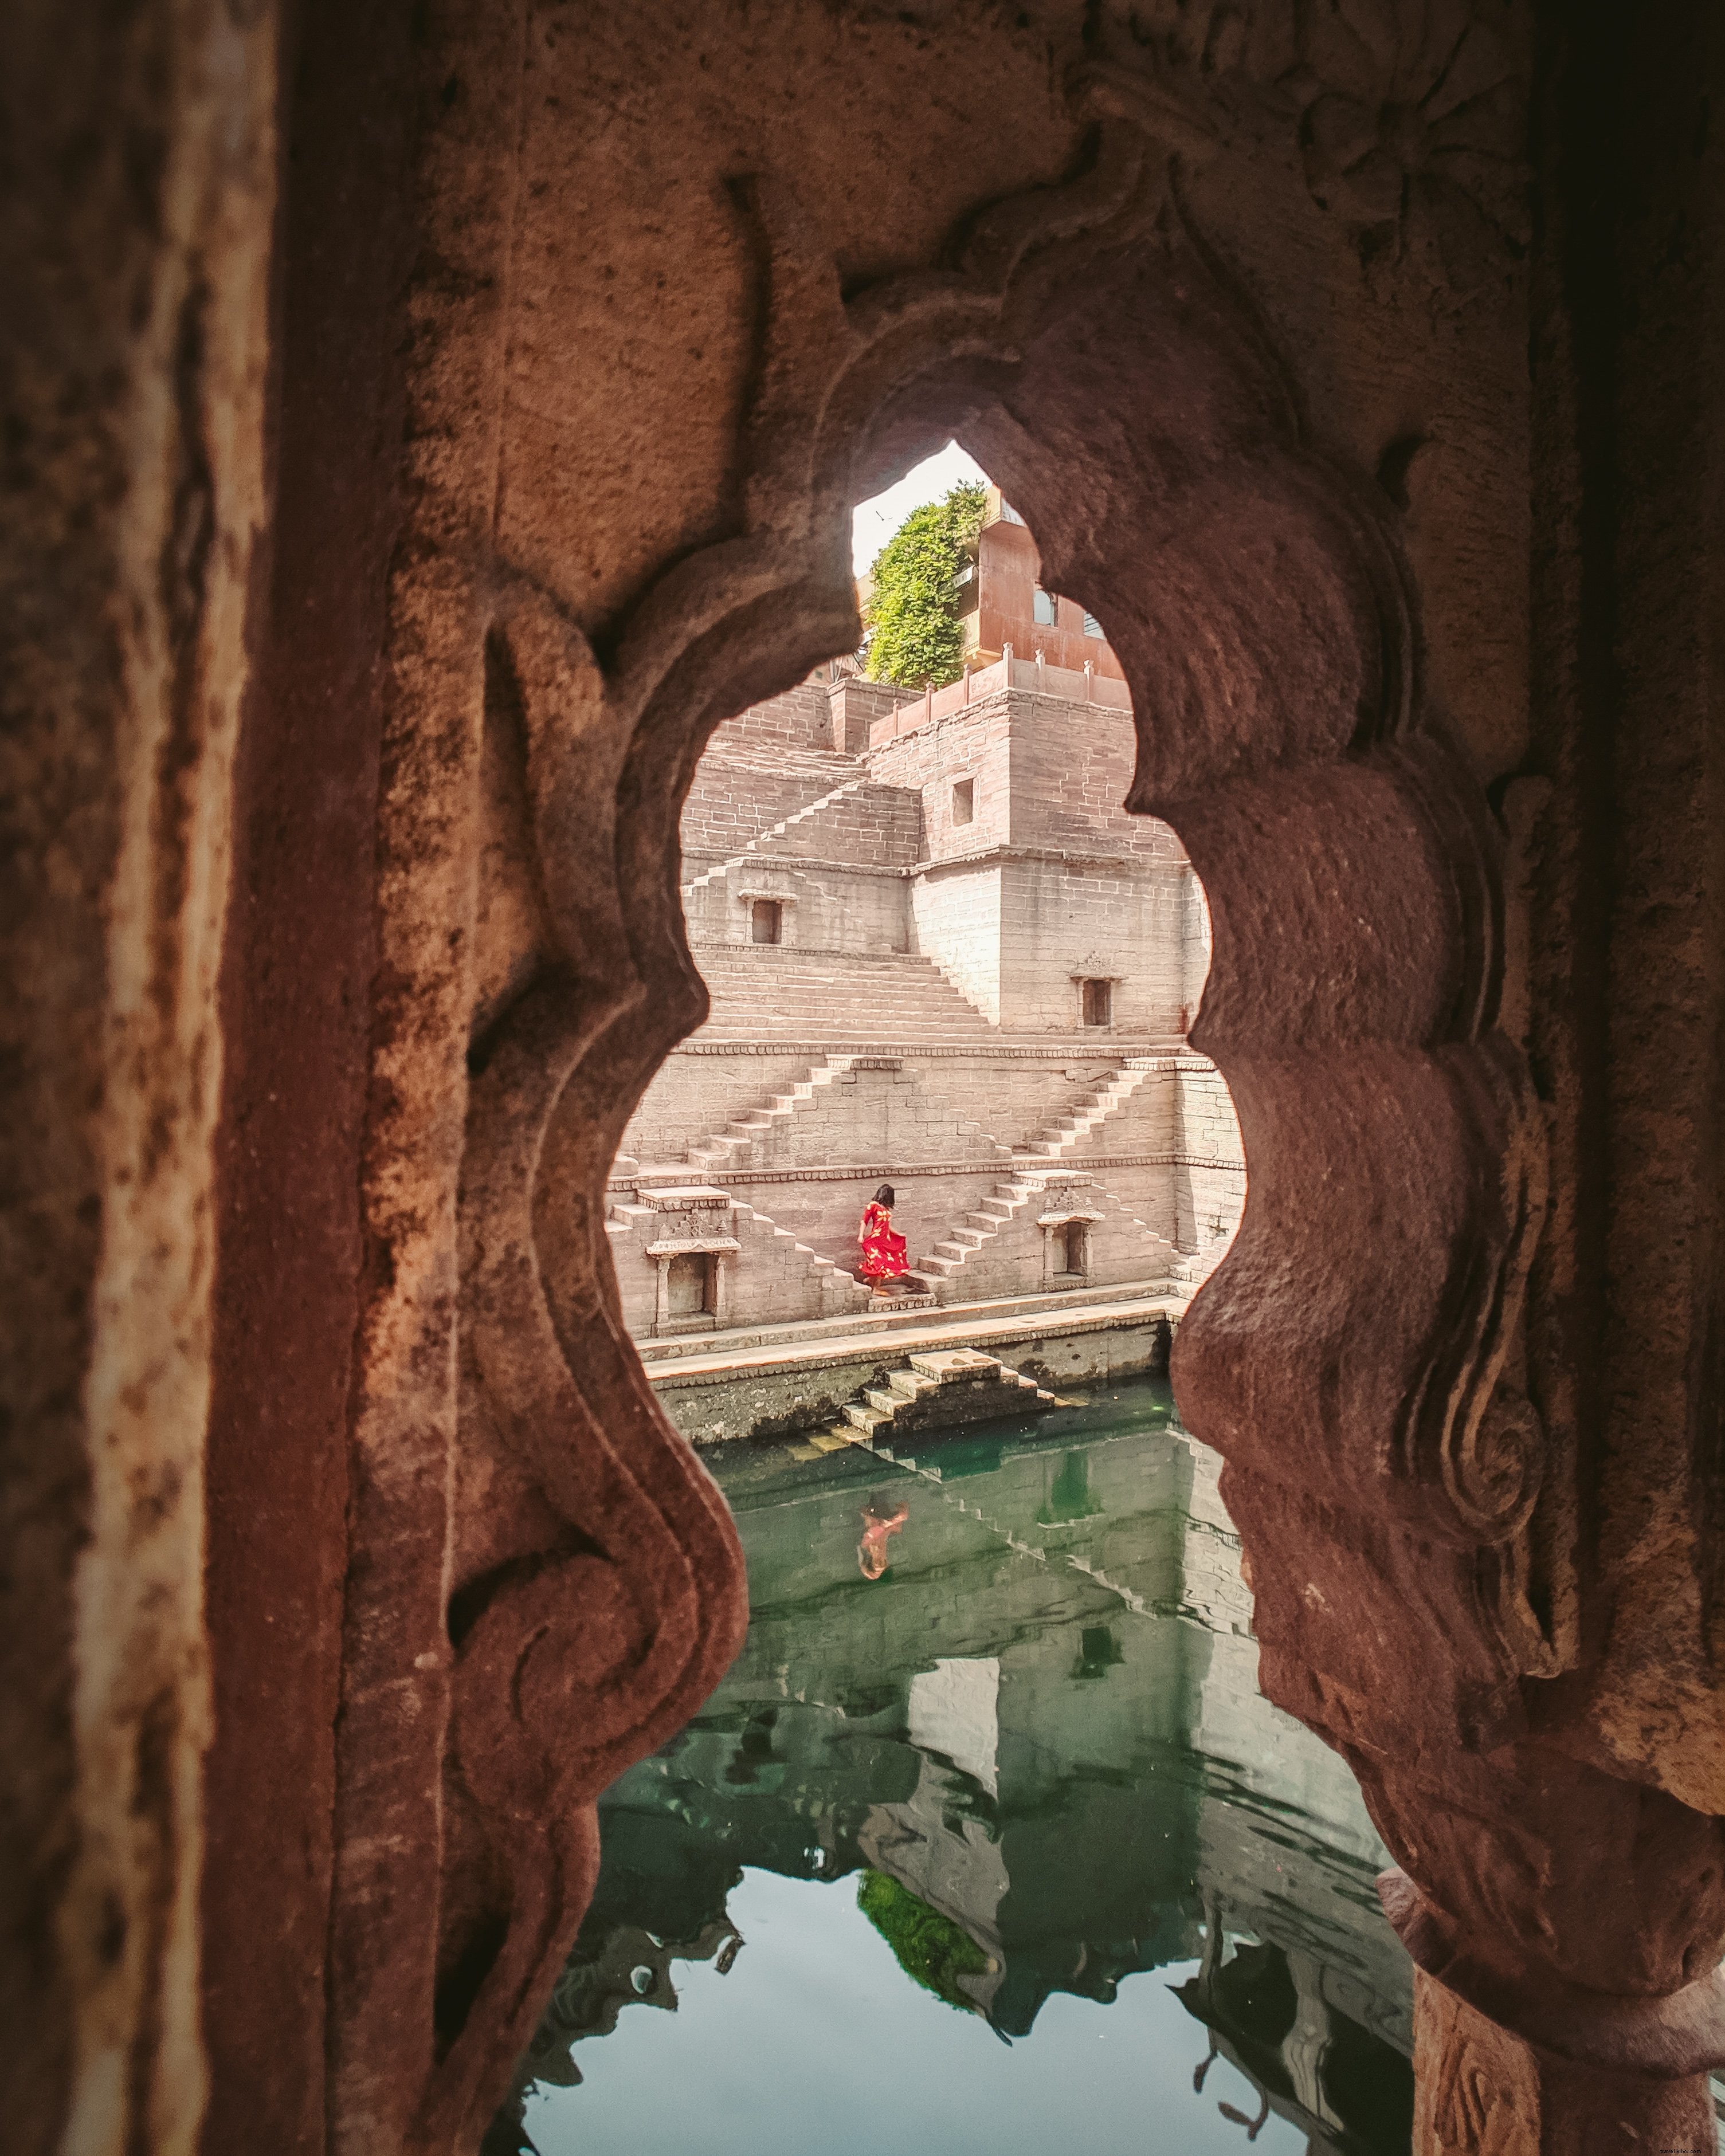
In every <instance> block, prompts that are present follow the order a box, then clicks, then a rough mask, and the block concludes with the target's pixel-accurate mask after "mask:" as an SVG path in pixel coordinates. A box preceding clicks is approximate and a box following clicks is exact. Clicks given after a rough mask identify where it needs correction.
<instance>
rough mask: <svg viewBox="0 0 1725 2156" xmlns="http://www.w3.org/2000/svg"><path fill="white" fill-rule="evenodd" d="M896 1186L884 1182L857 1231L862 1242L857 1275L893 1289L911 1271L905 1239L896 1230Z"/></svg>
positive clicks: (876, 1284)
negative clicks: (894, 1189)
mask: <svg viewBox="0 0 1725 2156" xmlns="http://www.w3.org/2000/svg"><path fill="white" fill-rule="evenodd" d="M892 1205H893V1188H892V1185H891V1183H882V1184H881V1186H880V1188H879V1189H878V1190H877V1191H876V1192H875V1195H874V1199H873V1200H872V1202H871V1203H870V1204H867V1205H865V1206H864V1208H863V1216H862V1225H861V1227H860V1228H859V1229H857V1231H856V1240H857V1241H858V1242H859V1243H860V1244H861V1245H862V1263H861V1264H860V1265H859V1266H858V1267H857V1269H856V1273H857V1278H858V1279H859V1280H864V1281H867V1282H868V1284H869V1286H870V1287H873V1288H891V1286H893V1285H894V1284H895V1283H896V1281H901V1280H904V1279H906V1277H907V1276H908V1275H909V1271H910V1268H909V1267H908V1266H907V1265H906V1263H905V1239H904V1237H903V1236H902V1235H894V1233H893V1232H892Z"/></svg>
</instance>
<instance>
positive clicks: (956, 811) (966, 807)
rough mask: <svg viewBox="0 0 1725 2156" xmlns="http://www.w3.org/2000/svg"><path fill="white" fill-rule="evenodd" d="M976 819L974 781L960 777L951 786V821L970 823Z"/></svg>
mask: <svg viewBox="0 0 1725 2156" xmlns="http://www.w3.org/2000/svg"><path fill="white" fill-rule="evenodd" d="M975 820H976V781H975V780H974V779H973V778H961V779H959V780H957V782H956V783H954V785H953V788H952V821H953V822H954V823H955V824H970V823H974V821H975Z"/></svg>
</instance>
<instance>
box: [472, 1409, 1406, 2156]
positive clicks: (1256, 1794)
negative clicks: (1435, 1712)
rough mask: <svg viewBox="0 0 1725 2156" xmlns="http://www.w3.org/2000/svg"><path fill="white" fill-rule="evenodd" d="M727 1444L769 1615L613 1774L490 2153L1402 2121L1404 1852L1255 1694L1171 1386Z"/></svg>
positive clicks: (954, 2140) (753, 1591)
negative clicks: (1037, 1413)
mask: <svg viewBox="0 0 1725 2156" xmlns="http://www.w3.org/2000/svg"><path fill="white" fill-rule="evenodd" d="M711 1465H712V1466H714V1468H715V1471H716V1473H717V1475H718V1476H719V1479H720V1481H721V1483H722V1484H723V1486H724V1487H725V1490H726V1495H727V1496H728V1497H729V1498H730V1501H731V1503H732V1507H733V1508H734V1510H735V1512H736V1514H737V1524H738V1527H739V1528H740V1530H741V1532H742V1541H743V1546H744V1548H745V1549H746V1550H747V1554H748V1561H749V1579H750V1599H751V1605H752V1622H751V1625H750V1630H749V1635H748V1640H747V1645H746V1646H745V1647H744V1649H743V1651H742V1655H741V1656H740V1657H739V1659H738V1661H737V1664H736V1666H735V1667H734V1668H733V1669H732V1671H731V1673H730V1675H729V1676H727V1677H726V1681H725V1682H724V1683H723V1685H721V1687H720V1689H719V1691H717V1692H716V1694H715V1695H714V1697H713V1698H712V1699H711V1701H710V1702H708V1704H707V1707H706V1709H705V1710H704V1711H703V1712H702V1713H701V1715H700V1716H698V1717H696V1720H695V1721H694V1722H692V1723H691V1725H690V1727H688V1728H687V1729H685V1731H684V1732H682V1734H681V1735H680V1737H679V1738H676V1739H675V1741H674V1742H673V1743H670V1744H669V1745H668V1746H666V1748H665V1750H664V1751H663V1752H661V1753H660V1754H659V1755H658V1756H656V1757H655V1758H652V1759H649V1760H646V1761H644V1762H643V1763H641V1764H640V1765H639V1767H636V1768H634V1769H632V1770H631V1771H630V1772H629V1774H625V1775H624V1777H623V1778H622V1779H621V1780H620V1781H619V1782H618V1783H617V1784H614V1787H613V1788H612V1789H610V1790H609V1791H608V1793H607V1794H606V1796H605V1798H604V1799H603V1805H602V1809H601V1818H602V1821H603V1851H604V1856H603V1871H602V1874H601V1877H600V1880H599V1884H598V1892H597V1894H596V1897H595V1899H594V1902H593V1908H592V1911H591V1912H590V1913H589V1915H588V1919H587V1922H586V1923H585V1925H584V1926H583V1930H582V1933H581V1936H580V1938H579V1940H578V1943H577V1945H576V1948H575V1951H574V1953H573V1954H572V1957H571V1959H570V1962H569V1964H568V1967H567V1970H566V1971H565V1974H564V1975H563V1978H562V1980H561V1982H560V1984H559V1985H558V1988H557V1994H556V1996H555V1997H554V1999H552V2004H551V2005H550V2007H549V2008H548V2009H547V2013H546V2015H545V2016H544V2019H543V2020H542V2024H541V2026H540V2029H539V2031H538V2033H537V2035H536V2037H535V2039H534V2041H533V2044H532V2046H531V2047H530V2051H529V2053H528V2056H527V2057H526V2060H525V2061H523V2063H522V2066H521V2073H520V2076H518V2080H517V2087H516V2096H515V2097H514V2099H513V2100H512V2102H511V2104H510V2105H508V2106H507V2107H506V2109H505V2111H504V2112H503V2113H502V2114H501V2116H500V2117H499V2119H498V2121H497V2123H496V2125H495V2127H494V2128H493V2129H492V2132H491V2133H490V2136H489V2137H488V2138H487V2141H486V2144H485V2156H516V2152H518V2151H525V2150H527V2149H536V2150H538V2151H539V2152H541V2156H567V2153H568V2152H575V2151H581V2152H583V2156H588V2153H589V2152H595V2151H607V2152H609V2151H624V2150H627V2151H629V2152H631V2156H687V2152H707V2151H711V2152H716V2156H718V2152H725V2156H728V2153H729V2152H732V2151H734V2152H737V2156H742V2153H743V2152H747V2156H807V2153H808V2152H815V2151H820V2152H824V2156H851V2152H856V2156H861V2152H863V2151H865V2150H866V2151H869V2152H876V2151H878V2150H880V2148H882V2147H883V2146H884V2147H888V2148H891V2147H894V2146H898V2145H904V2146H906V2147H910V2148H916V2149H918V2150H924V2149H926V2150H928V2151H931V2152H937V2153H938V2156H971V2152H977V2156H982V2152H984V2151H987V2152H990V2156H1002V2152H1006V2156H1016V2152H1019V2151H1024V2152H1029V2151H1040V2150H1045V2149H1050V2148H1059V2147H1060V2146H1061V2145H1062V2143H1064V2142H1065V2141H1066V2140H1067V2139H1069V2138H1072V2137H1073V2136H1074V2135H1077V2136H1080V2137H1081V2138H1082V2141H1083V2143H1084V2145H1085V2146H1086V2149H1088V2150H1092V2151H1100V2152H1102V2153H1103V2156H1111V2152H1115V2151H1120V2152H1125V2151H1128V2150H1130V2151H1134V2152H1144V2151H1152V2152H1160V2151H1167V2152H1168V2156H1207V2152H1209V2151H1216V2152H1222V2151H1226V2150H1239V2149H1243V2148H1245V2147H1246V2146H1247V2145H1248V2144H1249V2143H1250V2146H1251V2147H1252V2148H1255V2150H1258V2151H1260V2152H1261V2151H1270V2152H1275V2156H1301V2152H1307V2151H1311V2152H1334V2156H1399V2152H1403V2151H1405V2150H1406V2149H1407V2148H1408V2146H1409V2120H1410V2115H1411V2108H1412V2076H1411V2072H1410V2070H1409V2065H1408V2054H1409V2049H1410V2036H1409V1973H1408V1966H1407V1963H1406V1960H1405V1958H1404V1955H1403V1954H1402V1953H1401V1949H1400V1948H1399V1946H1398V1944H1397V1943H1396V1942H1395V1939H1394V1936H1393V1935H1392V1933H1390V1931H1389V1928H1388V1926H1387V1925H1386V1924H1385V1922H1384V1919H1383V1917H1382V1916H1381V1914H1380V1913H1379V1912H1378V1906H1377V1902H1376V1897H1375V1896H1374V1894H1373V1890H1372V1879H1373V1874H1374V1873H1375V1872H1376V1871H1378V1869H1379V1868H1380V1866H1382V1865H1383V1864H1384V1861H1386V1860H1385V1858H1384V1853H1383V1851H1382V1849H1381V1846H1380V1845H1379V1844H1378V1840H1377V1838H1376V1836H1375V1835H1373V1831H1372V1829H1371V1826H1370V1825H1369V1823H1368V1820H1367V1819H1366V1816H1365V1814H1364V1812H1363V1809H1362V1807H1361V1804H1360V1802H1359V1799H1358V1794H1357V1793H1356V1791H1355V1789H1354V1786H1353V1782H1352V1780H1351V1779H1350V1778H1349V1776H1348V1774H1347V1772H1346V1770H1345V1768H1343V1766H1342V1765H1341V1763H1340V1762H1339V1761H1338V1760H1337V1759H1336V1758H1334V1756H1333V1755H1332V1753H1329V1752H1327V1750H1326V1749H1325V1748H1323V1747H1322V1745H1321V1744H1319V1743H1317V1741H1316V1739H1315V1738H1312V1737H1311V1736H1310V1735H1308V1734H1307V1732H1306V1731H1304V1730H1303V1729H1301V1727H1299V1726H1298V1725H1297V1724H1296V1723H1294V1722H1291V1721H1290V1720H1289V1719H1288V1718H1287V1717H1286V1716H1284V1715H1282V1714H1280V1713H1279V1712H1277V1711H1276V1709H1275V1708H1273V1707H1270V1706H1269V1705H1267V1704H1266V1702H1264V1701H1263V1700H1262V1699H1261V1698H1260V1697H1259V1695H1258V1692H1257V1688H1256V1683H1255V1666H1256V1652H1255V1647H1254V1645H1253V1642H1252V1640H1251V1638H1250V1631H1249V1629H1248V1628H1249V1621H1250V1599H1249V1598H1248V1597H1247V1596H1246V1594H1245V1592H1244V1589H1243V1588H1242V1586H1241V1584H1240V1572H1239V1558H1238V1551H1237V1547H1236V1545H1235V1538H1234V1537H1233V1535H1232V1532H1231V1531H1230V1528H1229V1527H1228V1524H1227V1521H1226V1517H1225V1515H1224V1513H1223V1512H1222V1510H1221V1507H1220V1504H1219V1500H1218V1498H1217V1496H1216V1494H1215V1470H1216V1466H1217V1463H1216V1461H1215V1459H1214V1455H1210V1454H1209V1453H1207V1452H1205V1451H1204V1449H1203V1448H1202V1447H1200V1446H1198V1445H1194V1442H1193V1441H1192V1440H1190V1439H1189V1438H1188V1437H1187V1436H1186V1435H1184V1434H1183V1432H1182V1431H1181V1430H1179V1429H1178V1425H1177V1424H1175V1422H1174V1419H1173V1412H1172V1405H1171V1402H1170V1399H1169V1396H1168V1389H1167V1388H1166V1386H1165V1385H1163V1384H1161V1383H1158V1382H1156V1381H1152V1380H1141V1381H1134V1382H1133V1383H1129V1384H1122V1386H1120V1387H1119V1388H1118V1389H1115V1390H1113V1391H1107V1390H1098V1391H1096V1393H1095V1394H1093V1395H1092V1397H1091V1400H1090V1402H1089V1403H1088V1404H1086V1405H1085V1406H1083V1407H1081V1408H1078V1409H1063V1410H1060V1411H1058V1412H1056V1413H1055V1414H1052V1415H1050V1416H1047V1417H1045V1418H1043V1419H1040V1420H1027V1421H1025V1422H1023V1423H1008V1424H992V1425H989V1426H988V1428H987V1429H986V1430H982V1431H980V1432H973V1433H971V1434H969V1435H952V1436H949V1437H947V1438H946V1439H943V1440H941V1439H937V1440H929V1441H927V1442H925V1443H924V1445H922V1446H921V1447H920V1448H919V1451H918V1466H919V1467H921V1468H923V1469H930V1468H933V1469H937V1470H938V1471H939V1480H938V1481H935V1480H933V1479H931V1478H930V1477H929V1476H927V1475H923V1474H912V1473H909V1472H906V1471H904V1470H902V1469H901V1468H897V1467H895V1466H890V1465H888V1464H886V1463H884V1462H881V1461H879V1460H875V1459H873V1458H871V1457H870V1455H866V1454H864V1453H860V1452H855V1451H845V1452H839V1453H834V1454H831V1455H824V1456H821V1457H817V1458H812V1459H811V1458H809V1457H806V1456H804V1457H802V1458H798V1457H797V1456H795V1454H794V1453H793V1450H792V1448H789V1447H787V1446H762V1447H757V1446H734V1447H731V1448H728V1449H724V1448H721V1450H720V1452H719V1453H718V1454H717V1455H713V1456H711ZM901 1508H902V1509H903V1510H904V1517H903V1520H902V1524H901V1525H900V1526H899V1527H896V1529H894V1530H893V1531H891V1532H889V1533H886V1534H885V1535H884V1537H883V1535H882V1532H881V1528H880V1522H883V1521H887V1520H891V1519H893V1518H895V1517H897V1516H898V1514H899V1512H900V1511H901ZM871 1523H873V1527H872V1532H873V1536H874V1539H875V1545H876V1547H877V1548H884V1550H885V1553H886V1557H887V1559H888V1563H887V1568H886V1571H885V1573H883V1574H882V1576H881V1577H880V1578H874V1579H870V1578H866V1577H865V1574H864V1570H863V1567H862V1565H861V1564H860V1562H859V1545H860V1543H861V1542H862V1540H863V1537H864V1533H865V1529H868V1528H870V1525H871Z"/></svg>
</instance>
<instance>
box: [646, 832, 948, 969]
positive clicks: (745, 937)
mask: <svg viewBox="0 0 1725 2156" xmlns="http://www.w3.org/2000/svg"><path fill="white" fill-rule="evenodd" d="M718 865H719V863H718V861H717V860H716V858H715V857H713V856H711V855H691V856H685V862H684V874H685V877H686V878H689V879H691V880H692V881H693V888H692V889H691V890H690V891H689V893H688V896H687V897H686V898H685V901H684V915H685V919H686V921H687V922H688V927H689V941H690V942H691V943H694V944H701V943H747V942H751V941H752V906H753V904H754V901H756V900H757V898H776V899H777V900H778V901H779V903H780V904H781V905H782V906H783V908H784V918H783V927H784V941H785V942H787V943H788V944H795V945H799V946H801V947H803V948H805V949H809V950H815V951H908V950H909V949H910V947H911V912H910V886H909V885H908V884H907V883H906V881H905V880H904V878H903V877H902V876H901V875H899V874H897V873H896V872H895V871H893V870H866V869H858V868H854V867H850V866H849V865H845V864H842V863H838V862H831V861H819V862H798V863H796V864H794V865H793V863H792V862H791V861H789V860H784V859H783V858H781V857H780V855H779V854H778V849H777V848H770V847H763V848H762V850H761V851H760V852H759V853H757V854H755V855H751V856H750V857H749V859H748V860H746V861H743V862H741V863H739V864H738V865H737V867H735V868H733V869H731V870H728V871H727V872H726V874H725V875H720V876H716V877H714V878H713V880H711V882H701V880H699V879H700V876H701V871H702V870H705V869H707V868H714V867H717V866H718Z"/></svg>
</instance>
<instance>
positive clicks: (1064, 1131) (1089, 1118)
mask: <svg viewBox="0 0 1725 2156" xmlns="http://www.w3.org/2000/svg"><path fill="white" fill-rule="evenodd" d="M1155 1067H1156V1065H1155V1064H1154V1062H1153V1060H1152V1059H1151V1058H1150V1057H1148V1056H1133V1057H1129V1058H1128V1059H1127V1061H1126V1062H1124V1063H1122V1065H1121V1066H1120V1068H1119V1069H1118V1070H1117V1071H1115V1072H1114V1074H1113V1075H1112V1076H1111V1077H1110V1078H1106V1079H1105V1080H1104V1081H1102V1083H1101V1085H1100V1086H1097V1087H1096V1090H1095V1091H1094V1092H1091V1093H1086V1095H1085V1096H1083V1098H1082V1099H1081V1100H1080V1101H1076V1102H1075V1103H1074V1105H1073V1106H1071V1107H1070V1108H1069V1109H1068V1110H1067V1111H1065V1114H1063V1115H1060V1116H1055V1119H1054V1121H1053V1122H1051V1123H1045V1124H1044V1126H1043V1127H1042V1128H1041V1129H1040V1131H1037V1132H1034V1133H1033V1134H1032V1135H1031V1136H1030V1137H1028V1138H1027V1139H1026V1140H1025V1141H1024V1144H1023V1145H1021V1146H1015V1147H1013V1149H1012V1150H1013V1152H1014V1157H1016V1158H1024V1159H1026V1160H1038V1161H1049V1162H1056V1161H1063V1160H1065V1159H1066V1158H1069V1156H1070V1154H1071V1153H1073V1152H1075V1151H1076V1148H1077V1147H1079V1146H1081V1144H1082V1143H1083V1142H1084V1141H1085V1139H1086V1138H1087V1137H1089V1136H1090V1135H1091V1132H1093V1131H1094V1130H1096V1128H1097V1127H1098V1126H1099V1125H1100V1124H1102V1123H1105V1122H1106V1121H1107V1120H1108V1118H1109V1116H1111V1115H1112V1114H1114V1112H1115V1111H1116V1110H1117V1109H1118V1108H1120V1107H1122V1106H1124V1105H1125V1104H1126V1102H1127V1101H1129V1100H1131V1098H1132V1095H1133V1094H1134V1093H1136V1092H1137V1090H1138V1088H1139V1086H1142V1084H1143V1082H1144V1081H1145V1080H1146V1079H1147V1077H1148V1076H1149V1075H1150V1074H1151V1072H1152V1071H1153V1070H1154V1069H1155Z"/></svg>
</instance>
